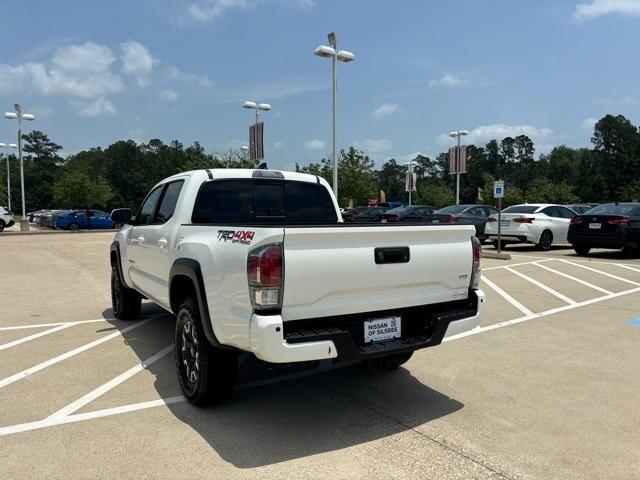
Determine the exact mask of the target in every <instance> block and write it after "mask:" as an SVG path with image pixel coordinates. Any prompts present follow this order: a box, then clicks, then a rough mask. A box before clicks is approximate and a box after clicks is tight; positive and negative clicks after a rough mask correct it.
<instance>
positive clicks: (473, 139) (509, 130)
mask: <svg viewBox="0 0 640 480" xmlns="http://www.w3.org/2000/svg"><path fill="white" fill-rule="evenodd" d="M518 135H526V136H528V137H529V138H531V139H532V140H533V142H534V143H535V145H536V149H537V150H539V151H544V150H545V149H547V147H548V146H549V145H551V144H552V143H553V142H552V141H551V140H552V139H553V135H554V134H553V130H551V129H550V128H538V127H533V126H531V125H505V124H502V123H500V124H494V125H483V126H480V127H476V128H474V129H473V130H471V131H470V132H469V135H467V136H466V137H462V139H463V141H464V143H466V144H469V145H471V144H473V145H477V146H479V147H481V146H484V145H485V144H486V143H487V142H488V141H489V140H493V139H496V140H498V141H500V140H502V139H503V138H505V137H517V136H518ZM436 140H437V142H438V144H439V145H441V146H443V147H446V146H453V144H454V140H455V138H451V137H449V135H448V134H445V133H443V134H440V135H438V137H437V138H436Z"/></svg>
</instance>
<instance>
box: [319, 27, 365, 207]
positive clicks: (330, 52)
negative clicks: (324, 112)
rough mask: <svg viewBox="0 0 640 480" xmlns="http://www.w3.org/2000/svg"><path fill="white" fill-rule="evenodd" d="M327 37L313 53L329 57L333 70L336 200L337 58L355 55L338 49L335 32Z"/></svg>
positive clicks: (350, 59) (345, 59) (335, 190)
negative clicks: (327, 40)
mask: <svg viewBox="0 0 640 480" xmlns="http://www.w3.org/2000/svg"><path fill="white" fill-rule="evenodd" d="M327 37H328V39H329V45H330V46H328V47H327V46H326V45H320V46H319V47H318V48H316V49H315V51H314V54H316V55H318V56H319V57H325V58H331V65H332V70H333V86H332V91H333V113H332V116H333V121H332V132H333V133H332V140H331V144H332V147H331V157H332V161H333V194H334V195H335V197H336V200H338V157H337V154H336V143H337V140H336V129H337V119H336V110H337V103H338V99H337V91H338V68H337V66H338V65H337V64H338V60H339V61H341V62H345V63H347V62H353V61H354V60H355V59H356V56H355V55H354V54H353V53H351V52H347V51H346V50H338V35H336V33H335V32H331V33H330V34H329V35H327Z"/></svg>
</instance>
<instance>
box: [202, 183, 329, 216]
mask: <svg viewBox="0 0 640 480" xmlns="http://www.w3.org/2000/svg"><path fill="white" fill-rule="evenodd" d="M191 221H192V222H193V223H258V224H282V223H288V224H291V223H336V222H337V221H338V217H337V215H336V211H335V208H334V206H333V201H332V199H331V196H330V195H329V192H328V190H327V189H326V188H325V187H324V186H323V185H320V184H318V183H308V182H295V181H277V180H254V179H233V180H213V181H210V182H207V183H205V184H204V185H203V186H202V188H201V189H200V192H199V193H198V198H197V199H196V203H195V206H194V209H193V215H192V218H191Z"/></svg>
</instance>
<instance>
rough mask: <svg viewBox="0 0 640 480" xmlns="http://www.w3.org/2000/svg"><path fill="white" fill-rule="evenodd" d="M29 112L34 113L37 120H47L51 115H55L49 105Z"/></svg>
mask: <svg viewBox="0 0 640 480" xmlns="http://www.w3.org/2000/svg"><path fill="white" fill-rule="evenodd" d="M29 111H30V112H33V114H34V115H35V116H36V118H47V117H50V116H51V114H52V113H53V108H51V107H50V106H48V105H44V106H41V107H33V108H29Z"/></svg>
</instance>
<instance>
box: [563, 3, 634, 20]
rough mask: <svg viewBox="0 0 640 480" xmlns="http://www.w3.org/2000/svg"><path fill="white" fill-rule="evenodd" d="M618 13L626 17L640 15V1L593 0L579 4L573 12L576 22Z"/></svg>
mask: <svg viewBox="0 0 640 480" xmlns="http://www.w3.org/2000/svg"><path fill="white" fill-rule="evenodd" d="M612 13H617V14H620V15H625V16H632V15H640V1H638V0H591V1H590V2H588V3H579V4H578V5H576V8H575V10H574V12H573V18H574V19H576V20H589V19H591V18H596V17H600V16H602V15H609V14H612Z"/></svg>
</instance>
